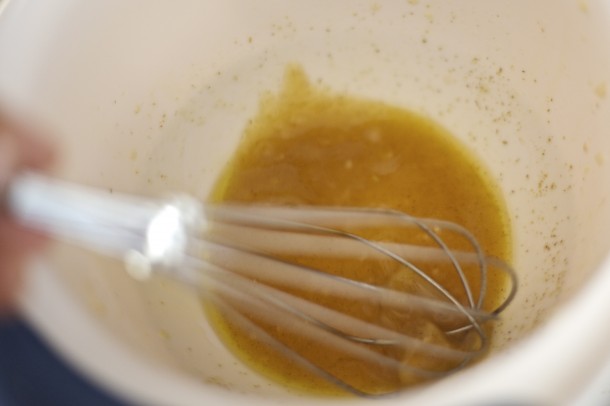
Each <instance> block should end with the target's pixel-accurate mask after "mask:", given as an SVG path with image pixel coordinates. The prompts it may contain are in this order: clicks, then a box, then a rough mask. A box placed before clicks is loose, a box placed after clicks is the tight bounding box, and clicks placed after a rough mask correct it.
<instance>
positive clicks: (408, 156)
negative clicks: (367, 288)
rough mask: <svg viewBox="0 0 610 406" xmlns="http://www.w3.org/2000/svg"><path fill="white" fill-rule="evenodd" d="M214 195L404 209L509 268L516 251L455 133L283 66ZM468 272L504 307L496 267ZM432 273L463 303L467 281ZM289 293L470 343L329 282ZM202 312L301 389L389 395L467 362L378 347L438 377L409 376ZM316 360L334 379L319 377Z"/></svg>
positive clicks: (379, 272) (210, 310)
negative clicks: (363, 301) (279, 82)
mask: <svg viewBox="0 0 610 406" xmlns="http://www.w3.org/2000/svg"><path fill="white" fill-rule="evenodd" d="M210 200H211V202H212V203H241V204H254V203H256V204H273V205H287V206H341V207H346V206H347V207H367V208H382V209H391V210H399V211H401V212H404V213H408V214H409V215H412V216H417V217H423V218H435V219H441V220H447V221H451V222H455V223H457V224H459V225H461V226H463V227H465V228H466V229H467V230H469V231H470V232H471V233H472V234H473V235H474V236H475V237H476V238H477V240H478V241H479V244H480V245H481V247H482V248H483V250H484V251H485V252H486V253H487V254H488V255H490V256H494V257H497V258H499V259H501V260H503V261H506V262H510V260H511V255H512V253H511V249H512V239H511V230H510V222H509V216H508V213H507V209H506V206H505V203H504V201H503V197H502V194H501V192H500V189H499V187H498V186H497V185H496V184H495V183H494V181H493V179H492V178H491V177H490V176H489V175H488V173H487V171H486V170H485V167H484V165H483V164H482V162H481V161H480V160H479V159H477V157H476V156H474V155H473V154H472V153H471V152H470V151H469V150H468V149H467V148H466V147H465V146H464V145H462V144H461V143H460V142H459V141H458V140H457V139H456V138H455V137H453V136H452V135H451V134H450V133H449V132H448V131H446V130H445V129H443V128H442V127H441V126H440V125H437V124H436V123H434V122H433V121H432V120H430V119H428V118H426V117H423V116H421V115H418V114H415V113H413V112H410V111H408V110H405V109H402V108H399V107H394V106H390V105H387V104H384V103H381V102H376V101H369V100H364V99H360V98H357V97H352V96H347V95H343V94H335V93H333V92H332V91H330V90H328V89H326V88H324V87H322V86H318V85H315V86H314V85H312V84H311V83H310V82H309V80H308V78H307V76H306V75H305V73H304V72H303V70H302V69H300V68H299V67H297V66H291V67H289V68H287V70H286V74H285V79H284V84H283V87H282V89H281V90H280V91H279V92H278V93H277V94H267V95H266V96H265V97H263V99H262V100H261V104H260V109H259V113H258V115H257V116H256V117H254V118H253V119H252V120H251V121H250V122H249V125H248V126H247V128H246V130H245V134H244V137H243V140H242V142H241V144H240V146H239V148H238V150H237V152H236V153H235V155H234V156H233V158H232V160H231V161H230V162H229V164H228V165H227V166H226V168H225V170H224V173H223V174H222V176H221V177H220V178H219V180H218V181H217V183H216V186H215V188H214V190H213V192H212V195H211V198H210ZM350 231H352V230H350ZM358 231H359V233H361V234H362V235H364V236H365V237H366V238H368V237H369V236H372V235H375V237H379V235H382V236H383V238H384V239H385V240H388V241H393V242H409V241H411V240H413V239H421V236H418V235H415V234H413V235H406V236H405V235H404V232H403V231H402V230H398V229H396V228H395V227H392V226H387V227H385V228H382V229H363V230H358ZM443 238H445V239H446V240H447V241H448V244H450V245H454V246H457V247H458V248H459V247H460V246H461V245H460V244H462V243H461V242H460V241H458V240H459V239H458V238H457V237H456V236H452V235H444V236H443ZM286 259H287V260H288V259H289V260H290V261H292V262H295V263H298V264H301V265H303V266H307V267H310V268H315V269H318V270H323V271H324V272H330V273H333V274H335V275H339V276H343V277H348V278H350V279H353V280H357V281H363V282H366V283H371V284H375V285H381V286H385V287H389V288H392V289H396V290H400V291H407V292H409V291H411V290H413V289H419V290H421V289H422V282H421V281H420V280H417V278H415V277H413V276H412V275H411V274H410V273H409V272H408V270H407V271H405V270H404V269H401V267H400V266H398V265H396V264H394V263H390V261H389V262H388V264H383V266H379V263H378V262H373V261H370V260H369V259H368V258H365V257H361V258H352V259H349V260H340V261H339V260H335V259H332V258H331V259H328V258H321V257H320V258H318V257H315V256H313V257H311V256H309V257H300V256H296V257H295V256H292V257H290V258H286ZM464 271H465V273H466V278H467V279H468V283H469V284H470V285H471V286H472V288H473V291H477V289H479V288H480V286H481V285H482V284H485V297H484V300H482V302H483V305H482V308H483V309H485V310H487V311H490V310H493V309H495V308H496V307H497V306H498V305H499V303H501V302H502V301H503V300H504V298H505V297H506V295H507V292H508V290H509V288H508V286H507V278H506V277H505V276H504V275H503V274H501V273H497V272H496V273H493V272H490V273H489V274H488V275H487V280H486V281H482V280H481V277H480V275H479V274H478V273H477V272H478V271H477V269H476V267H472V269H469V268H468V267H466V268H465V270H464ZM432 273H433V277H434V278H435V279H437V280H439V281H441V282H440V283H441V284H442V285H443V286H444V287H445V288H446V289H447V290H448V291H450V292H451V293H452V294H453V295H455V297H457V298H458V299H459V300H460V301H466V300H467V298H466V297H464V293H463V291H462V289H461V286H460V280H459V279H458V278H457V277H456V276H455V275H454V274H453V273H451V272H448V271H447V269H446V267H445V266H443V265H441V264H439V265H436V266H434V267H433V268H432ZM424 290H425V288H424ZM290 293H293V294H295V295H299V296H300V297H303V298H305V299H307V300H310V301H313V302H316V303H320V304H322V305H324V306H326V307H329V308H333V309H338V310H340V311H342V312H344V313H348V314H350V315H351V316H353V317H356V318H359V319H363V320H374V321H375V322H380V320H379V319H380V318H384V320H381V323H382V324H383V325H384V326H385V327H387V328H391V329H394V330H397V331H400V332H402V333H404V334H407V335H410V336H412V337H415V338H417V339H419V340H421V341H422V342H425V343H433V344H434V343H436V344H439V343H440V344H442V345H446V346H449V347H451V348H456V349H461V348H464V347H468V346H471V345H472V340H473V337H472V335H471V334H469V332H465V333H460V334H452V335H448V334H446V333H445V332H446V331H447V330H450V329H451V327H450V326H448V325H443V323H442V322H440V323H439V322H436V321H434V322H433V321H431V320H430V318H429V317H428V318H426V317H425V316H422V315H418V314H410V313H390V314H386V313H382V312H380V311H378V309H375V308H373V309H371V308H368V309H367V308H363V307H359V306H358V305H357V304H355V303H349V302H347V304H346V303H345V302H343V303H338V302H337V301H336V300H334V299H333V298H329V297H325V295H324V289H323V286H321V287H320V292H319V294H311V293H303V292H298V290H296V291H295V290H293V291H292V292H290ZM204 305H205V308H206V312H207V314H208V315H209V318H210V320H211V323H212V325H213V326H214V328H215V330H216V331H217V333H218V334H219V336H220V337H221V338H222V339H223V341H224V342H225V344H226V345H227V346H228V347H229V348H230V349H231V350H232V352H233V353H234V354H235V355H236V356H237V357H238V358H239V359H241V360H243V361H244V362H245V363H246V364H247V365H249V366H250V367H251V368H253V369H254V370H256V371H258V372H260V373H262V374H263V375H265V376H267V377H269V378H270V379H272V380H275V381H277V382H280V383H282V384H284V385H285V386H287V387H288V388H291V389H292V390H295V391H297V392H301V393H307V394H314V395H340V394H343V393H345V391H344V390H343V389H342V388H340V387H337V385H334V384H333V379H335V378H336V379H337V380H338V381H340V382H342V383H346V384H347V385H348V386H349V387H351V388H355V389H356V390H357V391H359V392H363V393H367V394H374V395H375V394H384V393H388V392H393V391H396V390H400V389H402V388H406V387H410V386H413V385H417V384H421V383H423V382H427V381H429V380H430V378H431V377H434V376H435V375H438V376H442V375H443V372H444V371H445V370H447V369H454V368H457V367H459V366H460V365H459V362H456V361H448V360H446V359H443V358H441V357H438V358H436V357H422V356H421V355H418V354H415V353H412V352H408V351H407V352H404V350H402V349H395V348H391V347H384V348H380V349H375V351H379V352H380V353H382V354H385V355H390V356H392V357H393V358H396V359H399V360H401V361H400V362H401V364H402V365H406V366H408V367H409V368H411V367H413V368H416V369H418V368H419V369H425V370H427V371H432V373H431V374H429V375H430V376H422V375H421V374H418V373H410V372H409V371H410V369H409V368H406V369H405V368H396V367H395V366H392V365H386V364H384V363H378V362H375V360H370V359H356V358H354V357H353V356H351V355H350V354H347V353H345V352H343V351H342V349H341V348H340V346H337V345H330V344H327V343H324V342H312V340H311V339H310V338H308V337H305V336H303V335H301V334H300V333H299V329H298V328H294V329H290V328H286V327H285V326H284V325H283V324H282V325H278V324H276V323H274V322H270V321H268V320H262V319H261V318H260V317H258V316H257V315H256V314H247V309H246V310H245V312H246V314H245V317H246V318H247V319H248V321H249V323H250V324H248V325H249V326H250V327H245V325H244V324H241V323H237V322H235V319H234V318H233V317H230V316H229V315H228V314H227V313H226V312H225V311H223V310H222V309H220V308H218V307H216V306H215V305H214V304H212V303H210V302H205V303H204ZM373 307H374V306H373ZM252 326H255V327H254V328H253V327H252ZM484 328H485V332H486V335H487V337H490V338H493V324H492V323H487V324H485V326H484ZM254 329H256V330H259V329H260V331H264V332H265V334H266V335H269V336H271V337H272V338H273V339H274V340H277V341H279V342H281V343H282V346H283V347H285V348H289V349H290V351H291V352H295V353H297V354H299V357H301V358H302V359H305V360H307V362H306V363H299V362H296V361H295V359H294V357H286V356H285V355H284V352H283V351H282V350H280V349H279V348H278V346H277V345H272V344H269V343H268V342H267V341H266V340H261V338H260V337H261V336H260V335H257V334H255V333H254V332H253V330H254ZM363 345H365V344H363ZM481 356H482V355H481ZM481 356H479V357H478V358H479V359H480V358H481ZM309 364H313V365H315V366H316V368H320V369H321V370H323V371H325V372H324V373H325V374H328V376H331V377H332V378H331V379H328V377H327V378H326V379H325V378H323V377H321V376H320V374H319V373H315V372H312V370H311V368H308V366H307V365H309Z"/></svg>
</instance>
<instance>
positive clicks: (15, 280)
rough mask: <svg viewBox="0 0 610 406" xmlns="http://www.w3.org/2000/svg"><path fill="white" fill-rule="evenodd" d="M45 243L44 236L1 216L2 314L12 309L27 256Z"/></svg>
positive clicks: (0, 305)
mask: <svg viewBox="0 0 610 406" xmlns="http://www.w3.org/2000/svg"><path fill="white" fill-rule="evenodd" d="M43 244H44V238H43V237H41V236H39V235H37V234H35V233H32V232H29V231H26V230H25V229H23V228H22V227H21V226H19V225H18V224H15V223H14V222H12V221H11V220H10V219H8V218H6V217H1V218H0V259H1V260H0V314H2V313H4V314H6V313H8V312H10V310H11V309H12V304H13V303H14V302H15V299H16V296H17V294H18V292H19V291H20V287H21V283H22V275H23V273H22V272H21V271H22V269H23V268H24V266H25V263H26V261H27V258H28V257H29V255H30V254H31V253H32V252H33V251H35V250H38V249H39V248H40V247H41V246H42V245H43Z"/></svg>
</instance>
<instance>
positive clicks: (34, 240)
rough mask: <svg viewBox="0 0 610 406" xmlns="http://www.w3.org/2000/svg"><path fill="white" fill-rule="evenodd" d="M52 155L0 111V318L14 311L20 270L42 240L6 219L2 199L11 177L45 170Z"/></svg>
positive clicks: (42, 141)
mask: <svg viewBox="0 0 610 406" xmlns="http://www.w3.org/2000/svg"><path fill="white" fill-rule="evenodd" d="M53 155H54V152H53V147H52V145H51V144H50V143H49V142H48V141H47V140H45V139H41V138H40V136H39V135H38V134H36V133H35V132H34V131H33V130H31V129H29V128H27V127H26V126H24V125H22V124H21V123H18V122H17V121H16V120H14V119H13V118H11V117H8V116H6V115H2V112H0V316H2V315H5V314H8V313H10V311H11V310H12V309H13V308H14V303H15V299H16V297H17V294H18V292H19V287H20V284H21V279H22V277H21V275H22V269H23V267H24V265H25V263H26V261H27V259H28V257H29V256H30V255H31V254H32V253H33V252H35V251H37V250H39V249H40V248H41V246H42V244H43V243H44V240H45V238H44V237H43V236H41V235H39V234H36V233H35V232H33V231H31V230H28V229H26V228H25V227H23V226H21V225H19V224H17V223H16V222H15V221H14V220H13V219H11V218H10V217H9V215H8V213H7V212H6V209H5V208H3V207H2V196H3V195H4V194H5V193H6V189H7V187H8V185H9V183H10V180H11V178H12V177H13V175H14V174H16V173H17V172H18V171H20V170H22V169H25V168H31V169H37V170H45V169H48V167H49V166H50V165H51V163H52V161H53Z"/></svg>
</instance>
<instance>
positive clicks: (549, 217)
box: [0, 0, 610, 405]
mask: <svg viewBox="0 0 610 406" xmlns="http://www.w3.org/2000/svg"><path fill="white" fill-rule="evenodd" d="M0 7H3V10H2V13H1V14H0V67H1V68H0V100H1V101H2V103H5V104H10V105H11V106H12V107H14V108H16V109H21V110H22V111H26V112H28V113H29V114H30V115H31V117H33V118H36V119H38V120H39V121H41V122H44V123H46V124H47V125H48V126H49V127H50V128H51V129H53V130H54V131H55V133H56V134H58V136H59V138H60V142H61V145H62V147H63V156H62V158H63V160H62V162H61V167H60V168H59V172H60V174H61V175H62V176H64V177H66V178H69V179H73V180H77V181H80V182H86V183H89V184H93V185H97V186H101V187H105V188H108V189H114V190H122V191H129V192H138V193H157V192H163V191H168V190H179V191H185V192H189V193H192V194H194V195H196V196H200V197H202V198H204V197H205V196H206V194H207V192H208V191H209V188H210V186H211V184H212V182H213V181H214V178H215V176H216V175H218V173H219V170H220V168H221V167H222V165H223V163H224V162H225V161H226V160H227V158H228V157H229V156H230V154H231V152H232V150H233V148H234V147H235V145H236V143H237V142H238V140H239V136H240V134H241V131H242V130H243V128H244V125H245V123H246V121H247V119H248V118H249V117H251V116H252V115H253V114H254V113H255V112H256V109H257V102H258V99H259V96H260V94H261V92H263V91H266V90H274V89H277V88H278V86H279V83H280V79H281V76H282V73H283V70H284V67H285V66H286V64H288V63H299V64H301V65H302V66H303V67H304V69H305V70H306V72H307V73H308V74H309V75H310V76H311V77H312V78H313V79H314V80H318V79H320V80H321V81H323V82H324V83H326V84H327V85H328V86H330V87H331V88H334V89H336V90H337V91H346V92H349V93H351V94H355V95H359V96H365V97H369V98H373V99H378V100H384V101H387V102H390V103H394V104H397V105H400V106H404V107H407V108H410V109H413V110H416V111H419V112H422V113H424V114H427V115H429V116H431V117H433V118H434V119H436V120H437V121H439V122H440V123H441V124H443V125H444V126H446V127H447V128H448V129H450V130H451V131H452V132H453V133H454V134H455V135H456V136H457V137H459V138H461V139H463V140H464V142H466V143H468V144H469V145H470V146H471V147H472V148H473V150H474V151H476V153H477V154H478V155H479V156H480V157H481V158H482V159H483V160H485V161H486V163H487V165H488V167H489V169H490V171H491V172H492V174H493V175H494V176H495V177H496V178H497V179H498V180H499V182H500V184H501V185H502V188H503V191H504V193H505V196H506V199H507V202H508V206H509V210H510V212H511V214H512V221H513V228H514V235H515V262H514V266H515V268H516V269H517V271H518V273H519V277H520V290H519V293H518V296H517V298H516V299H515V301H514V303H513V304H512V306H511V307H510V308H509V309H508V310H507V311H506V313H505V314H504V317H503V321H502V323H501V324H500V325H499V327H498V332H499V333H498V338H497V340H496V342H495V345H494V351H493V354H492V356H491V357H489V358H488V359H487V360H486V361H485V362H482V363H480V364H478V365H476V366H475V367H473V368H470V369H467V370H465V371H463V372H460V373H458V374H456V375H454V376H452V377H450V378H448V379H445V380H443V381H441V382H439V383H436V384H433V385H430V386H428V387H425V388H421V389H417V390H413V391H407V392H405V393H403V394H401V395H399V396H397V397H396V398H392V399H386V400H384V401H379V402H380V403H387V404H396V405H398V404H400V405H405V404H429V405H472V404H497V403H500V402H503V401H504V402H508V401H523V400H524V401H528V402H531V403H540V404H559V403H563V402H565V401H566V400H569V399H573V398H574V397H576V396H578V394H579V393H580V392H581V391H582V390H583V388H584V387H585V386H586V384H587V382H589V381H590V380H591V379H592V377H593V376H594V375H595V374H596V373H597V371H598V370H599V369H600V367H601V365H602V364H603V363H604V361H605V360H606V359H607V358H608V355H609V354H608V353H609V352H610V346H608V345H607V343H608V342H610V323H607V320H605V317H606V316H605V315H606V309H608V308H610V295H608V294H607V293H606V292H605V290H606V289H607V288H606V286H610V264H609V263H608V261H607V260H606V258H607V256H608V252H609V248H610V239H609V238H608V237H607V234H608V233H607V230H608V229H609V228H610V181H609V180H610V94H608V92H610V46H609V45H608V44H609V42H610V3H608V2H606V1H602V0H600V1H595V0H588V1H587V0H579V1H576V0H575V1H568V0H566V1H556V0H536V1H525V0H503V1H502V0H498V1H493V2H491V1H484V0H463V1H460V2H446V1H442V0H438V1H433V0H431V1H425V0H409V1H407V0H404V1H384V2H382V1H374V0H367V1H356V0H341V1H340V0H333V1H325V0H310V1H302V2H296V1H279V0H260V1H257V2H250V1H239V0H207V1H199V0H180V1H173V2H165V1H151V0H131V1H119V0H109V1H104V2H83V1H77V0H55V1H45V2H35V1H32V0H22V1H9V0H4V1H3V2H1V3H0ZM604 261H605V262H604ZM33 268H34V269H32V272H31V274H30V276H31V277H30V280H29V284H28V289H27V292H26V294H25V297H24V301H23V303H24V305H23V306H24V311H25V314H26V315H27V316H28V317H29V319H30V320H31V321H32V323H33V324H34V325H35V326H36V327H37V328H38V329H39V330H40V331H41V332H42V333H43V334H44V335H45V336H46V337H47V338H48V340H49V341H50V342H51V343H52V344H53V345H54V346H55V348H57V349H58V351H59V352H60V353H62V354H63V355H64V356H65V358H66V359H68V360H69V361H70V362H72V363H73V364H74V365H76V366H77V367H78V368H80V370H81V371H83V373H86V374H89V375H90V376H92V377H94V378H95V379H96V380H97V381H98V382H99V383H100V384H101V385H104V386H105V387H107V388H109V389H111V390H113V391H114V392H115V393H117V394H118V395H119V396H122V397H124V398H125V399H128V400H130V401H134V402H137V403H143V404H163V405H169V404H171V405H195V404H203V403H206V404H219V403H215V402H221V401H222V402H224V403H223V404H244V403H245V402H246V397H247V402H248V404H253V405H256V404H269V403H274V402H278V403H282V404H290V405H293V404H300V403H303V404H313V403H316V404H323V403H325V402H327V401H325V400H321V399H320V400H315V402H314V401H313V400H310V399H298V398H295V397H293V396H290V395H287V394H286V393H284V392H283V390H282V389H281V388H278V387H276V386H275V385H273V384H270V383H268V382H266V381H263V380H262V379H261V378H260V377H258V376H257V375H255V374H253V373H251V372H249V371H248V370H247V369H245V368H244V367H241V366H239V365H238V364H236V363H235V362H234V361H233V360H232V358H231V356H230V355H229V354H228V353H227V352H226V351H225V350H224V349H223V347H222V345H221V344H220V343H218V342H217V340H216V339H215V338H214V335H213V334H212V333H211V332H210V330H209V328H208V327H207V325H206V323H205V320H204V318H203V315H202V312H201V308H200V306H199V303H198V301H197V300H196V298H195V297H194V296H193V295H192V294H190V293H189V292H188V291H186V290H185V289H183V288H182V287H180V286H175V285H173V284H169V283H165V282H160V281H155V282H153V283H150V284H138V283H136V282H133V281H132V280H130V279H129V277H128V276H127V275H125V274H124V273H123V271H122V270H121V268H120V266H119V265H118V264H115V263H112V262H111V261H106V260H103V259H99V258H94V257H92V256H90V255H89V254H86V253H83V252H80V251H76V250H73V249H70V248H67V247H63V246H59V245H58V246H57V247H55V249H54V250H53V253H52V254H51V258H49V259H46V260H45V261H44V262H43V263H41V264H39V265H38V266H35V267H33ZM358 401H359V400H355V399H346V400H343V401H342V402H344V403H346V404H352V403H356V402H358Z"/></svg>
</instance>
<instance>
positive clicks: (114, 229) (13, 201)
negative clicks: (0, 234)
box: [6, 172, 203, 279]
mask: <svg viewBox="0 0 610 406" xmlns="http://www.w3.org/2000/svg"><path fill="white" fill-rule="evenodd" d="M6 203H7V206H8V209H9V211H10V213H11V215H12V216H14V218H16V219H17V220H18V221H19V222H21V223H22V224H24V225H26V226H28V227H30V228H33V229H36V230H39V231H42V232H44V233H46V234H49V235H51V236H52V237H53V238H56V239H59V240H63V241H66V242H69V243H72V244H75V245H80V246H82V247H84V248H87V249H90V250H93V251H96V252H98V253H100V254H103V255H106V256H111V257H114V258H116V259H119V260H123V261H125V264H126V267H127V270H128V271H129V272H130V274H131V275H132V276H134V277H136V278H138V279H144V278H146V277H148V276H149V275H150V274H151V273H152V272H153V271H154V270H155V269H159V268H173V267H176V266H179V264H180V263H182V262H183V260H184V257H185V255H186V247H187V244H188V239H189V236H190V235H191V233H192V231H193V228H195V227H199V226H200V225H201V223H202V222H203V214H202V212H203V209H202V205H201V204H200V203H199V202H198V201H196V200H195V199H193V198H190V197H183V196H181V197H178V198H174V199H168V200H155V199H147V198H143V197H139V196H133V195H127V194H117V193H111V192H109V191H105V190H102V189H98V188H93V187H87V186H82V185H78V184H75V183H70V182H66V181H61V180H58V179H54V178H51V177H48V176H45V175H41V174H38V173H32V172H26V173H22V174H19V175H18V176H17V177H16V178H15V179H14V180H13V181H12V182H11V185H10V187H9V190H8V193H7V196H6Z"/></svg>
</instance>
